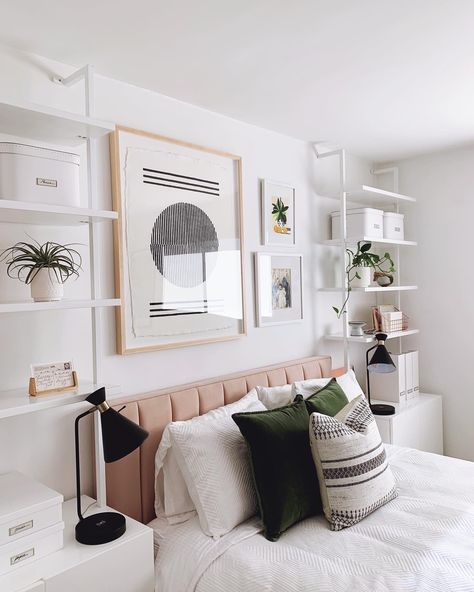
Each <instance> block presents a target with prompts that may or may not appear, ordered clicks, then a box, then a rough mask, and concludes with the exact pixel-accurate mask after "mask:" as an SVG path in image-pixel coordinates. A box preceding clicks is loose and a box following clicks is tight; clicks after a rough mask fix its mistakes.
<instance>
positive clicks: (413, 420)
mask: <svg viewBox="0 0 474 592" xmlns="http://www.w3.org/2000/svg"><path fill="white" fill-rule="evenodd" d="M377 402H379V401H372V403H377ZM380 402H382V403H383V401H380ZM394 407H395V415H376V416H375V421H376V422H377V426H378V428H379V432H380V436H381V437H382V441H383V442H385V443H386V444H395V445H396V446H406V447H408V448H417V449H418V450H424V451H426V452H434V453H436V454H443V407H442V397H441V395H428V394H420V395H418V396H417V397H415V398H413V399H410V400H409V401H408V402H407V403H405V404H395V405H394Z"/></svg>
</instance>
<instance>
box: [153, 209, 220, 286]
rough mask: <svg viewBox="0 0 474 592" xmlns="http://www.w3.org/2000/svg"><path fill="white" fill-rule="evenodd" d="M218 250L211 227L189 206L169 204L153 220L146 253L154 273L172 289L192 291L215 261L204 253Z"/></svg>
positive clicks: (209, 220) (200, 212)
mask: <svg viewBox="0 0 474 592" xmlns="http://www.w3.org/2000/svg"><path fill="white" fill-rule="evenodd" d="M218 250H219V240H218V237H217V232H216V229H215V227H214V224H213V223H212V221H211V219H210V218H209V216H208V215H207V214H206V213H205V212H204V211H203V210H201V208H199V207H197V206H195V205H193V204H190V203H186V202H178V203H175V204H172V205H170V206H168V207H167V208H165V209H164V210H163V211H162V212H161V213H160V215H159V216H158V217H157V218H156V220H155V223H154V225H153V229H152V232H151V241H150V251H151V254H152V256H153V260H154V262H155V265H156V268H157V269H158V271H159V272H160V273H161V274H162V275H163V277H165V278H166V279H167V280H168V281H169V282H171V283H172V284H174V285H176V286H180V287H182V288H193V287H195V286H198V285H199V284H201V283H203V282H205V281H206V278H207V277H208V275H209V274H210V273H211V271H212V269H210V266H213V265H214V262H215V258H209V257H206V253H212V252H216V251H218Z"/></svg>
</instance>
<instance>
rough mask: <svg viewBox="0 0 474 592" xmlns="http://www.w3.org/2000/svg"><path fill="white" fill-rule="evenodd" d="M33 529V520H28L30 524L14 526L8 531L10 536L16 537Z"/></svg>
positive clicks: (24, 523)
mask: <svg viewBox="0 0 474 592" xmlns="http://www.w3.org/2000/svg"><path fill="white" fill-rule="evenodd" d="M30 528H33V520H28V522H22V523H21V524H17V525H16V526H12V527H11V528H9V529H8V536H14V535H16V534H18V533H19V532H23V531H24V530H29V529H30Z"/></svg>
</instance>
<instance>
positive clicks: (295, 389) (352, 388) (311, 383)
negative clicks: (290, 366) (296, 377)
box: [291, 370, 364, 401]
mask: <svg viewBox="0 0 474 592" xmlns="http://www.w3.org/2000/svg"><path fill="white" fill-rule="evenodd" d="M330 380H331V378H309V379H308V380H300V381H298V382H294V383H293V384H292V393H291V398H292V400H293V399H294V398H295V397H296V395H302V396H303V398H304V399H307V398H308V397H310V396H311V395H314V392H315V391H316V390H317V389H321V388H323V387H324V386H326V385H327V383H328V382H329V381H330ZM336 381H337V383H338V384H339V386H340V387H341V388H342V390H343V391H344V394H345V395H346V397H347V400H348V401H352V400H353V399H355V398H356V397H358V396H359V395H363V394H364V391H363V390H362V389H361V387H360V385H359V383H358V382H357V378H356V375H355V374H354V370H349V371H348V372H346V373H345V374H343V375H342V376H338V377H337V378H336Z"/></svg>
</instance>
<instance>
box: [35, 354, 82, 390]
mask: <svg viewBox="0 0 474 592" xmlns="http://www.w3.org/2000/svg"><path fill="white" fill-rule="evenodd" d="M78 385H79V382H78V379H77V374H76V371H75V370H74V368H73V363H72V362H71V361H68V362H50V363H47V364H32V365H31V377H30V384H29V391H28V392H29V393H30V395H31V396H32V397H36V396H38V395H47V394H50V393H58V392H60V391H70V390H74V389H75V388H77V386H78Z"/></svg>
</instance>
